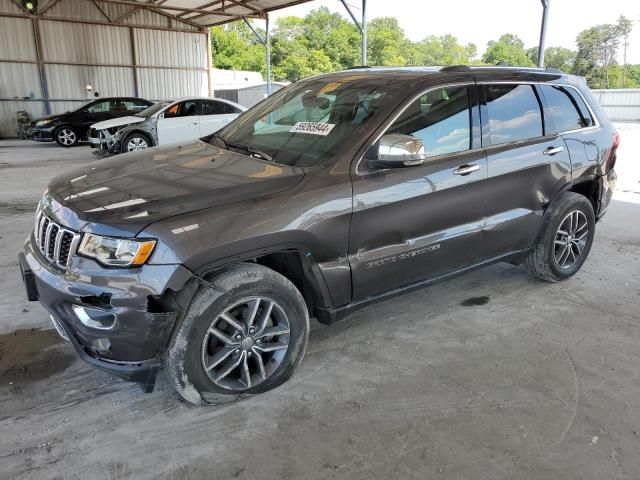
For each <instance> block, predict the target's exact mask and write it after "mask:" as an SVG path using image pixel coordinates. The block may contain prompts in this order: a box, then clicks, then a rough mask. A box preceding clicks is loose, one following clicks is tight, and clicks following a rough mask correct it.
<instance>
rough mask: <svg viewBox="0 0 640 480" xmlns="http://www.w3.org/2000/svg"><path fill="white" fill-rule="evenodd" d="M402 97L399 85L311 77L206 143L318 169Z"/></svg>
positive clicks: (354, 77)
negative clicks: (217, 138) (219, 141)
mask: <svg viewBox="0 0 640 480" xmlns="http://www.w3.org/2000/svg"><path fill="white" fill-rule="evenodd" d="M405 95H406V82H404V81H401V80H389V81H383V80H381V79H380V78H375V77H373V76H372V75H362V74H352V75H330V76H324V77H319V78H312V79H309V80H304V81H301V82H298V83H295V84H293V85H291V86H289V87H287V88H285V89H283V90H280V91H279V92H277V93H276V94H275V95H273V96H271V97H269V98H268V99H266V100H264V101H263V102H261V103H260V104H259V105H257V106H255V107H254V108H252V109H251V110H249V111H248V112H246V113H244V114H242V115H241V116H240V117H238V119H237V120H235V121H234V122H232V123H230V124H229V125H228V126H227V127H225V128H224V129H223V130H221V131H220V132H219V133H218V135H216V136H214V137H213V138H212V139H211V141H212V142H215V141H216V137H219V138H220V139H221V140H222V141H224V142H225V143H226V146H227V147H231V148H233V147H237V148H241V147H242V149H244V150H246V151H252V150H253V151H257V152H259V153H264V154H266V155H267V156H268V157H271V158H272V160H273V161H274V162H276V163H280V164H284V165H297V166H313V165H318V164H321V163H324V162H326V161H328V160H330V159H331V158H334V157H335V156H336V154H337V153H338V152H339V151H340V150H341V149H342V148H344V142H353V141H354V140H356V139H358V138H360V137H362V135H363V134H364V133H365V132H366V131H368V130H369V125H372V124H373V125H375V124H377V123H379V122H380V121H382V119H383V118H384V117H385V116H386V114H388V113H390V111H391V110H392V109H393V107H394V106H395V105H396V104H397V102H398V101H399V100H398V99H399V98H404V96H405ZM376 122H377V123H376ZM260 156H261V157H262V158H265V155H260Z"/></svg>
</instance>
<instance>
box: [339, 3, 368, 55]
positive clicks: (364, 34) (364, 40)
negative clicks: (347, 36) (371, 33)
mask: <svg viewBox="0 0 640 480" xmlns="http://www.w3.org/2000/svg"><path fill="white" fill-rule="evenodd" d="M340 2H341V3H342V5H344V8H345V10H346V11H347V13H348V14H349V16H350V17H351V20H352V21H353V23H354V25H355V26H356V27H357V28H358V30H360V35H362V65H363V66H364V65H366V64H367V0H362V20H361V21H360V22H359V21H358V19H357V18H356V16H355V15H354V14H353V11H352V10H351V7H350V6H349V4H348V3H347V2H346V0H340Z"/></svg>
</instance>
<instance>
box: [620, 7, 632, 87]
mask: <svg viewBox="0 0 640 480" xmlns="http://www.w3.org/2000/svg"><path fill="white" fill-rule="evenodd" d="M617 27H618V32H619V33H620V37H622V58H623V71H622V88H624V87H625V86H626V83H627V82H626V77H627V47H628V46H629V35H631V31H632V30H633V22H632V21H631V20H629V19H628V18H627V17H625V16H624V15H620V17H618V23H617Z"/></svg>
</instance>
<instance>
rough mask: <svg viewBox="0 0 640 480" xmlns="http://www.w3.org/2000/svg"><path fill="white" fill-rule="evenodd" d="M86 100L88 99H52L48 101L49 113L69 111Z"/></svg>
mask: <svg viewBox="0 0 640 480" xmlns="http://www.w3.org/2000/svg"><path fill="white" fill-rule="evenodd" d="M87 102H88V100H75V101H64V102H63V101H60V100H54V101H52V102H50V105H51V113H52V114H54V113H64V112H71V111H73V110H75V109H76V108H78V107H81V106H82V105H84V104H85V103H87Z"/></svg>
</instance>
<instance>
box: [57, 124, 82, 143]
mask: <svg viewBox="0 0 640 480" xmlns="http://www.w3.org/2000/svg"><path fill="white" fill-rule="evenodd" d="M53 138H55V140H56V143H57V144H58V145H60V146H61V147H75V146H76V145H77V144H78V142H79V141H80V138H79V137H78V132H77V131H76V130H75V129H74V128H73V127H68V126H62V127H59V128H58V129H56V131H55V132H54V133H53Z"/></svg>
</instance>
